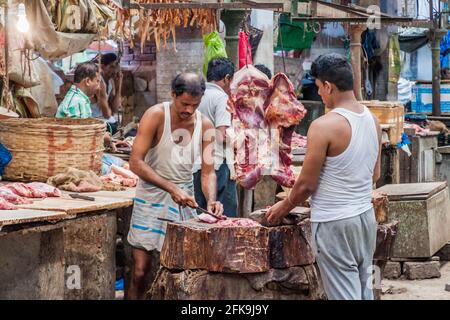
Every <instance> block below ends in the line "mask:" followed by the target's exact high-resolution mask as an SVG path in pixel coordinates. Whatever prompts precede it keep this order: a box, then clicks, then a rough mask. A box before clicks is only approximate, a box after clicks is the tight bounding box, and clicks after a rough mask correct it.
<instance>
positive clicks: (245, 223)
mask: <svg viewBox="0 0 450 320" xmlns="http://www.w3.org/2000/svg"><path fill="white" fill-rule="evenodd" d="M217 225H218V226H219V227H223V228H226V227H249V228H251V227H261V225H260V224H259V223H258V222H256V221H253V220H251V219H247V218H228V219H226V220H220V221H219V222H218V223H217Z"/></svg>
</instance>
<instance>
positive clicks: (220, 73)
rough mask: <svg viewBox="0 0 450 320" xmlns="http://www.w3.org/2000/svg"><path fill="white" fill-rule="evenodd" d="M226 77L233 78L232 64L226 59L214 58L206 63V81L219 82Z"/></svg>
mask: <svg viewBox="0 0 450 320" xmlns="http://www.w3.org/2000/svg"><path fill="white" fill-rule="evenodd" d="M226 76H229V77H230V78H232V77H233V76H234V63H233V62H232V61H231V60H230V59H227V58H214V59H212V60H211V61H209V63H208V72H207V73H206V79H207V80H208V81H220V80H223V79H224V78H225V77H226Z"/></svg>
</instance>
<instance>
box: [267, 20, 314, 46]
mask: <svg viewBox="0 0 450 320" xmlns="http://www.w3.org/2000/svg"><path fill="white" fill-rule="evenodd" d="M300 16H301V15H300ZM279 21H280V22H279V23H280V30H279V31H278V32H279V33H280V32H281V35H279V36H278V38H277V46H276V47H275V50H276V51H280V50H286V51H289V50H301V49H310V48H311V46H312V43H313V41H314V37H315V33H314V31H313V30H312V29H314V28H313V26H312V25H311V24H309V23H303V22H291V20H290V18H289V15H287V14H282V15H281V16H280V20H279ZM281 42H283V43H281Z"/></svg>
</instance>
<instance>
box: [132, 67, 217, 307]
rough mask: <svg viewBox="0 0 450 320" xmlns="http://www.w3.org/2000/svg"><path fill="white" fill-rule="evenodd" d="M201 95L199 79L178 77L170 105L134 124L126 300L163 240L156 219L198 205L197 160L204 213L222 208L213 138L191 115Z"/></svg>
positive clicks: (181, 217)
mask: <svg viewBox="0 0 450 320" xmlns="http://www.w3.org/2000/svg"><path fill="white" fill-rule="evenodd" d="M204 92H205V81H204V80H203V78H202V77H201V76H199V75H196V74H193V73H182V74H179V75H178V76H176V77H175V79H174V80H173V81H172V102H164V103H162V104H158V105H155V106H153V107H151V108H150V109H148V110H147V111H146V112H145V114H144V116H143V117H142V120H141V122H140V125H139V129H138V133H137V136H136V139H135V141H134V143H133V151H132V153H131V157H130V168H131V170H132V171H133V172H134V173H135V174H137V175H138V176H139V178H140V179H139V183H138V186H137V190H136V198H135V201H134V207H133V214H132V218H131V224H130V231H129V233H128V242H129V243H130V244H131V246H133V262H134V265H133V270H132V276H131V283H130V288H129V291H128V296H127V298H128V299H142V298H144V294H145V292H144V291H145V289H146V287H147V286H148V283H146V282H145V281H146V278H147V275H148V274H149V271H150V268H151V267H152V266H151V264H152V263H155V261H154V260H153V261H152V256H154V255H155V251H156V255H158V254H159V252H161V249H162V246H163V242H164V237H165V232H166V227H167V222H166V221H164V220H160V219H168V220H172V221H185V220H188V219H191V218H193V217H194V216H195V211H194V210H195V209H194V208H197V207H198V205H197V203H196V202H195V199H194V190H193V181H192V169H193V165H194V161H195V160H196V159H197V156H198V157H201V158H202V160H203V161H202V165H201V169H202V172H203V174H202V183H201V187H202V190H203V193H204V195H205V197H206V199H207V208H206V209H207V210H208V211H210V212H212V213H215V214H218V215H222V213H223V206H222V204H221V203H220V202H218V201H216V194H217V180H216V174H215V171H214V160H213V157H212V152H211V151H213V148H211V147H212V146H213V144H214V139H211V137H210V135H207V134H206V135H205V132H206V131H207V130H214V128H213V125H212V123H211V122H210V121H209V120H208V119H207V118H206V117H205V116H202V114H201V113H200V112H199V111H197V108H198V106H199V104H200V101H201V99H202V96H203V94H204ZM211 144H212V145H211ZM208 151H209V153H210V154H208ZM153 267H155V266H153Z"/></svg>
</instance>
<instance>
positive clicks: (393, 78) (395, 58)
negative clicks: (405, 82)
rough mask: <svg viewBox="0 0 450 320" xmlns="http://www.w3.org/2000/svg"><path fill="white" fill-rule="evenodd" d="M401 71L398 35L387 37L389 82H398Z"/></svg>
mask: <svg viewBox="0 0 450 320" xmlns="http://www.w3.org/2000/svg"><path fill="white" fill-rule="evenodd" d="M401 69H402V66H401V58H400V43H399V41H398V35H397V34H392V35H391V36H390V37H389V82H393V83H397V82H398V81H399V80H400V72H401Z"/></svg>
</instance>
